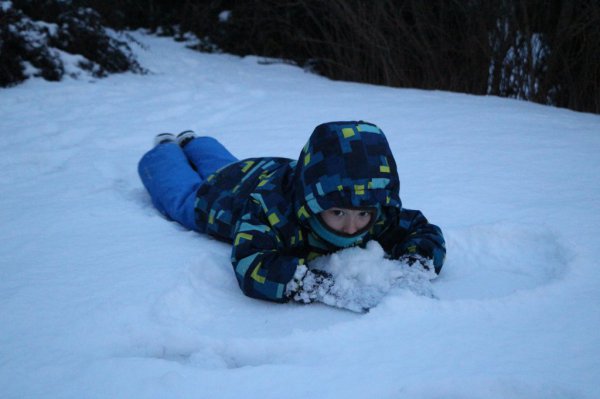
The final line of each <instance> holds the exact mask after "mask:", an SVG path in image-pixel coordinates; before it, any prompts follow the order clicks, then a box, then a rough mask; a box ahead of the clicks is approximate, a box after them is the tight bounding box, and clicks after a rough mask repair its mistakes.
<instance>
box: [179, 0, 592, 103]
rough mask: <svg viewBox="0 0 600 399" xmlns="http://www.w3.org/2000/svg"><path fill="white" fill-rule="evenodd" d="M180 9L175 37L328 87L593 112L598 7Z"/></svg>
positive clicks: (583, 0) (442, 2) (402, 0)
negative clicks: (316, 78) (257, 59)
mask: <svg viewBox="0 0 600 399" xmlns="http://www.w3.org/2000/svg"><path fill="white" fill-rule="evenodd" d="M184 8H185V9H186V12H185V13H184V14H185V18H183V19H182V24H181V26H182V28H183V29H189V30H191V31H193V32H195V33H196V34H197V35H198V36H199V37H209V38H210V39H211V40H212V41H214V42H215V43H216V44H217V45H218V46H219V47H220V48H221V49H223V50H224V51H225V52H231V53H234V54H239V55H247V54H256V55H262V56H266V57H274V58H281V59H284V60H287V61H291V62H294V63H296V64H298V65H301V66H305V67H308V68H311V69H313V70H315V71H316V72H318V73H321V74H323V75H325V76H328V77H330V78H332V79H339V80H352V81H360V82H367V83H374V84H383V85H389V86H398V87H414V88H424V89H439V90H451V91H461V92H467V93H473V94H494V95H500V96H507V97H515V98H521V99H525V100H530V101H536V102H540V103H544V104H551V105H556V106H561V107H569V108H572V109H575V110H580V111H588V112H596V113H600V59H599V57H600V3H598V2H597V1H596V0H573V1H569V2H565V1H561V0H550V1H548V0H504V1H498V2H489V1H486V0H472V1H463V0H377V1H369V0H327V1H323V0H257V1H253V2H246V1H240V0H237V1H235V0H232V1H228V2H225V1H218V0H214V1H188V2H187V3H186V5H185V6H184ZM223 10H229V11H230V14H229V15H230V16H229V18H228V19H226V20H222V18H221V19H219V17H218V16H219V15H222V14H220V13H221V12H222V11H223Z"/></svg>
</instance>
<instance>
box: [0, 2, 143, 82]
mask: <svg viewBox="0 0 600 399" xmlns="http://www.w3.org/2000/svg"><path fill="white" fill-rule="evenodd" d="M13 4H14V5H13ZM13 4H11V3H10V2H3V6H2V8H1V9H0V60H1V61H2V68H1V69H0V86H9V85H12V84H16V83H19V82H21V81H23V80H24V79H26V78H27V77H28V76H40V77H43V78H44V79H47V80H54V81H55V80H60V79H61V78H62V77H63V75H64V74H65V73H69V74H71V75H76V74H77V73H78V72H77V71H76V70H73V66H71V65H70V64H69V63H70V62H71V61H66V60H68V59H71V60H75V61H74V62H75V68H78V69H82V70H85V71H88V72H89V73H90V74H91V75H93V76H95V77H103V76H106V75H107V74H109V73H116V72H125V71H133V72H137V73H143V72H144V70H143V68H142V67H141V66H140V65H139V64H138V62H137V61H136V60H135V58H134V56H133V54H132V52H131V49H130V47H129V46H128V44H127V43H126V42H124V41H121V40H117V39H116V38H114V37H112V36H111V34H110V33H109V32H108V31H107V30H106V29H105V28H104V26H103V25H102V23H101V17H100V15H99V14H98V13H97V12H96V11H95V10H93V9H91V8H84V7H75V6H73V4H72V3H71V2H70V1H59V0H49V1H40V0H29V1H15V2H14V3H13Z"/></svg>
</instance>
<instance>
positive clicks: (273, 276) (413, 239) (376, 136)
mask: <svg viewBox="0 0 600 399" xmlns="http://www.w3.org/2000/svg"><path fill="white" fill-rule="evenodd" d="M138 171H139V174H140V177H141V179H142V182H143V183H144V185H145V186H146V189H147V190H148V192H149V193H150V196H151V198H152V202H153V203H154V205H155V206H156V208H157V209H158V210H159V211H160V212H161V213H162V214H164V215H165V216H166V217H168V218H170V219H173V220H175V221H177V222H179V223H180V224H182V225H183V226H185V227H187V228H189V229H191V230H195V231H198V232H201V233H207V234H210V235H212V236H214V237H217V238H219V239H221V240H225V241H228V242H231V243H233V251H232V255H231V261H232V264H233V267H234V270H235V275H236V278H237V280H238V283H239V285H240V288H241V289H242V291H243V292H244V293H245V294H246V295H248V296H250V297H253V298H259V299H266V300H270V301H275V302H286V301H289V300H294V301H298V302H302V303H309V302H314V301H320V302H325V303H331V298H329V299H328V300H325V298H326V297H327V296H328V295H331V292H336V291H335V290H332V289H331V288H332V287H333V286H334V284H335V281H334V279H333V276H331V275H330V274H329V273H325V272H323V271H321V270H314V269H309V268H308V267H307V262H309V261H311V260H313V259H314V258H316V257H318V256H320V255H324V254H330V253H332V252H335V251H338V250H340V249H342V248H347V247H351V246H355V245H360V246H363V245H365V244H366V243H367V242H368V241H369V240H375V241H377V242H379V244H380V245H381V247H382V248H383V249H384V250H385V252H386V253H387V255H388V256H389V257H390V258H391V259H398V260H400V261H403V262H405V263H408V264H418V265H420V266H422V267H424V268H434V270H435V272H436V273H439V272H440V269H441V268H442V264H443V262H444V257H445V253H446V249H445V244H444V238H443V236H442V232H441V230H440V229H439V228H438V227H437V226H435V225H433V224H430V223H428V221H427V219H426V218H425V217H424V216H423V214H422V213H421V212H420V211H417V210H408V209H402V206H401V202H400V197H399V189H400V181H399V178H398V173H397V170H396V162H395V160H394V157H393V155H392V153H391V150H390V148H389V145H388V142H387V139H386V138H385V136H384V134H383V132H382V131H381V130H380V129H379V128H378V127H377V126H375V125H373V124H370V123H367V122H362V121H360V122H331V123H325V124H322V125H319V126H317V127H316V128H315V130H314V132H313V134H312V135H311V137H310V138H309V140H308V143H307V144H306V145H305V146H304V148H303V149H302V151H301V153H300V157H299V159H298V161H296V160H291V159H287V158H251V159H245V160H242V161H239V160H238V159H236V158H235V157H234V156H233V155H232V154H231V153H230V152H229V151H228V150H227V149H226V148H225V147H223V146H222V145H221V144H220V143H219V142H218V141H217V140H215V139H214V138H212V137H196V136H195V134H194V133H193V132H192V131H185V132H182V133H180V134H179V135H178V136H177V137H176V136H175V135H173V134H170V133H162V134H159V135H158V136H156V139H155V147H154V148H153V149H152V150H150V151H149V152H148V153H146V154H145V155H144V156H143V158H142V159H141V161H140V163H139V167H138Z"/></svg>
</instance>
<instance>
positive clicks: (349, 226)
mask: <svg viewBox="0 0 600 399" xmlns="http://www.w3.org/2000/svg"><path fill="white" fill-rule="evenodd" d="M357 231H358V227H357V225H356V221H354V220H353V219H350V220H348V222H347V223H346V224H345V225H344V233H346V234H354V233H356V232H357Z"/></svg>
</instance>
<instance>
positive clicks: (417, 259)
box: [398, 254, 433, 270]
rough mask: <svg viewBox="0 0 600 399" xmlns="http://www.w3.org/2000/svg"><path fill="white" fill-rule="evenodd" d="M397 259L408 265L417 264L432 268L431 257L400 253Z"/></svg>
mask: <svg viewBox="0 0 600 399" xmlns="http://www.w3.org/2000/svg"><path fill="white" fill-rule="evenodd" d="M398 260H399V261H400V262H402V263H404V264H407V265H408V266H413V265H417V266H419V267H422V268H423V269H425V270H433V259H430V258H425V257H424V256H421V255H419V254H406V255H402V256H401V257H399V258H398Z"/></svg>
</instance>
